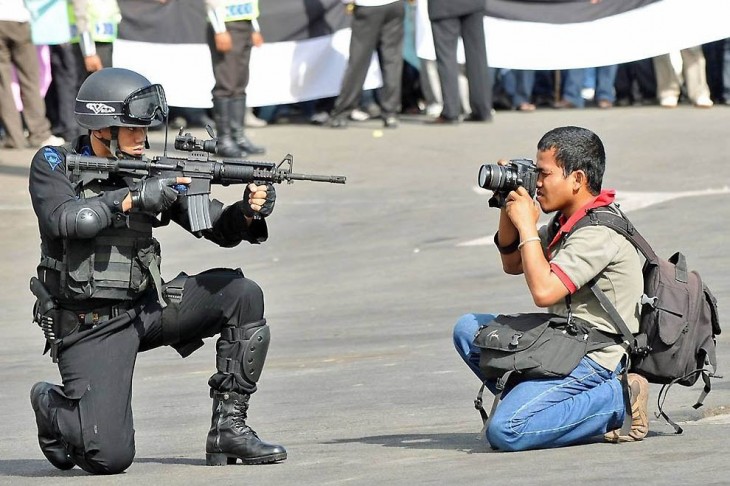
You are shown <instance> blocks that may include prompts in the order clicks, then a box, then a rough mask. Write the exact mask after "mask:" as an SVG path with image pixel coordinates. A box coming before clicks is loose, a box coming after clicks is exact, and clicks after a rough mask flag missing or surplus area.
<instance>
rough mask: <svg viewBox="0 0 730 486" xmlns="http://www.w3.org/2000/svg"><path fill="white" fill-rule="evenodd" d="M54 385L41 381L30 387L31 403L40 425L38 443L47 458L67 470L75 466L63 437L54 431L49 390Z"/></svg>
mask: <svg viewBox="0 0 730 486" xmlns="http://www.w3.org/2000/svg"><path fill="white" fill-rule="evenodd" d="M51 388H53V385H51V384H50V383H46V382H43V381H40V382H38V383H36V384H35V385H33V388H31V389H30V404H31V405H32V406H33V411H34V412H35V423H36V425H37V426H38V444H39V445H40V446H41V451H42V452H43V455H44V456H46V459H48V461H49V462H50V463H51V464H53V465H54V466H55V467H57V468H58V469H62V470H66V469H71V468H72V467H74V466H75V464H74V462H73V461H72V460H71V457H70V456H69V454H68V452H67V451H66V447H65V446H64V444H63V442H62V441H61V439H59V438H57V435H56V434H55V433H54V432H53V420H52V418H51V408H50V406H49V405H50V398H49V397H48V391H49V390H50V389H51Z"/></svg>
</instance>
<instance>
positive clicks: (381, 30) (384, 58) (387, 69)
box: [332, 2, 405, 116]
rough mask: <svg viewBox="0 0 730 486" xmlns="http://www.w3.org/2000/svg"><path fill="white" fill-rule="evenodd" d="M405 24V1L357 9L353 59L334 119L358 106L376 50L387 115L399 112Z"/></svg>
mask: <svg viewBox="0 0 730 486" xmlns="http://www.w3.org/2000/svg"><path fill="white" fill-rule="evenodd" d="M404 22H405V6H404V4H403V2H394V3H389V4H387V5H382V6H378V7H355V11H354V14H353V19H352V37H351V39H350V57H349V60H348V61H347V68H346V70H345V74H344V77H343V79H342V86H341V88H340V94H339V95H338V96H337V100H336V101H335V107H334V109H333V110H332V116H339V115H341V114H344V113H348V112H350V111H352V110H353V109H354V108H356V107H357V104H358V102H359V101H360V95H361V94H362V87H363V84H365V78H366V77H367V73H368V68H369V67H370V59H371V58H372V56H373V53H374V52H376V51H377V53H378V59H379V61H380V71H381V73H382V75H383V88H382V89H381V91H380V107H381V110H382V112H383V116H388V115H395V114H396V113H398V111H399V110H400V103H401V78H402V75H403V28H404V27H403V23H404Z"/></svg>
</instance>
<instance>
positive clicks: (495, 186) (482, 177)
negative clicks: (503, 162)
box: [479, 164, 507, 191]
mask: <svg viewBox="0 0 730 486" xmlns="http://www.w3.org/2000/svg"><path fill="white" fill-rule="evenodd" d="M506 169H507V168H506V167H501V166H499V165H494V164H488V165H482V167H481V168H480V169H479V187H482V188H484V189H491V190H493V191H497V190H499V189H501V188H502V187H503V185H504V180H505V176H506V172H507V170H506Z"/></svg>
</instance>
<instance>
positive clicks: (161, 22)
mask: <svg viewBox="0 0 730 486" xmlns="http://www.w3.org/2000/svg"><path fill="white" fill-rule="evenodd" d="M442 1H448V0H442ZM594 1H595V0H594ZM118 2H119V7H120V9H121V12H122V23H121V24H120V28H119V39H118V40H117V42H116V43H115V45H114V65H115V66H119V67H127V68H130V69H134V70H137V71H139V72H141V73H142V74H144V75H145V76H147V77H148V78H149V79H150V80H152V81H153V82H156V83H161V84H162V85H163V86H164V87H165V91H166V92H167V96H168V100H169V103H170V104H171V105H173V106H189V107H203V108H204V107H209V106H211V94H210V92H211V89H212V87H213V83H214V80H213V74H212V71H211V64H210V53H209V51H208V47H207V45H206V43H205V38H206V29H207V20H206V13H205V2H204V1H203V0H168V1H166V2H159V1H151V0H118ZM426 2H427V0H418V8H417V15H416V21H415V24H416V29H415V30H416V46H417V52H418V56H419V57H421V58H424V59H433V58H434V57H435V56H434V50H433V40H432V38H431V30H430V23H429V21H428V16H427V14H425V11H426V10H425V9H426V5H427V4H426ZM485 2H486V7H487V16H486V17H485V19H484V28H485V33H486V43H487V55H488V58H489V64H490V66H493V67H503V68H513V69H569V68H580V67H595V66H605V65H610V64H619V63H623V62H628V61H633V60H637V59H645V58H649V57H653V56H657V55H659V54H664V53H667V52H671V51H676V50H679V49H682V48H685V47H691V46H696V45H700V44H704V43H706V42H711V41H715V40H718V39H723V38H727V37H730V21H729V20H728V19H730V0H601V1H598V2H597V3H592V2H591V0H485ZM260 9H261V16H260V18H259V24H260V25H261V31H262V34H263V35H264V39H265V43H264V45H263V46H261V47H259V48H254V50H253V53H252V56H251V79H250V82H249V86H248V89H247V92H248V102H249V105H250V106H264V105H272V104H281V103H293V102H297V101H305V100H311V99H317V98H323V97H328V96H335V95H337V93H338V92H339V89H340V83H341V81H342V76H343V74H344V70H345V66H346V65H347V58H348V51H349V42H350V28H349V25H350V17H349V16H348V15H347V14H346V13H345V8H344V6H343V4H342V1H341V0H260ZM375 60H376V58H375V57H374V58H373V62H372V63H371V67H370V71H369V73H368V79H367V80H366V85H365V87H366V88H372V87H377V86H379V85H380V82H381V81H380V72H379V69H378V68H377V62H375Z"/></svg>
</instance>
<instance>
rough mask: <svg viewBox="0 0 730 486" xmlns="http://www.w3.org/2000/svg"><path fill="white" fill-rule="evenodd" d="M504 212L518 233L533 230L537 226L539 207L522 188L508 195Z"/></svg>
mask: <svg viewBox="0 0 730 486" xmlns="http://www.w3.org/2000/svg"><path fill="white" fill-rule="evenodd" d="M505 210H506V211H507V216H509V219H510V220H511V221H512V224H514V225H515V228H517V230H518V231H520V232H522V230H523V229H529V228H533V229H534V228H535V226H536V225H537V220H538V219H539V218H540V206H538V205H537V203H536V202H535V200H534V199H532V198H531V197H530V193H528V192H527V190H526V189H525V188H524V187H522V186H520V187H518V188H517V189H515V190H514V191H511V192H510V193H509V195H508V196H507V203H506V204H505Z"/></svg>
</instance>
